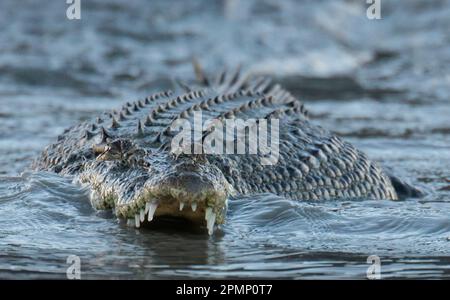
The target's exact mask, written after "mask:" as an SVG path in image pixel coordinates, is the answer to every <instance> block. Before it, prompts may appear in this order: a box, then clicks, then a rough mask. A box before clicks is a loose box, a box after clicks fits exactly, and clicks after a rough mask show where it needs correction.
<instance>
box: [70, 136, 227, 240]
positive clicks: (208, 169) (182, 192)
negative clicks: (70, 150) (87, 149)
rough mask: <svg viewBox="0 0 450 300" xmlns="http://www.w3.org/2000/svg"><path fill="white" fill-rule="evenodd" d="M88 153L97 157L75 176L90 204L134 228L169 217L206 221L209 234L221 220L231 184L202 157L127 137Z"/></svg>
mask: <svg viewBox="0 0 450 300" xmlns="http://www.w3.org/2000/svg"><path fill="white" fill-rule="evenodd" d="M149 149H150V150H149ZM92 151H93V153H94V155H95V159H93V160H90V161H86V162H85V164H84V165H83V167H82V169H83V171H82V172H81V174H80V177H79V178H80V181H81V183H83V184H88V185H89V186H90V188H91V190H92V192H91V202H92V205H93V206H94V207H96V208H98V209H105V208H108V207H111V208H115V212H116V215H117V216H118V217H121V218H125V219H127V222H128V224H129V225H132V226H136V227H140V226H142V225H146V224H147V223H148V222H150V221H152V220H153V218H158V217H160V216H161V217H162V216H169V217H177V218H184V219H187V220H189V221H192V222H195V223H199V224H204V225H206V226H207V228H208V232H209V233H210V234H211V233H212V230H213V227H214V225H215V224H222V223H224V221H225V214H226V208H227V198H228V197H229V195H230V193H231V192H232V188H231V185H230V184H229V183H228V182H227V180H226V179H225V177H224V175H223V174H222V172H221V171H220V170H219V169H218V168H217V167H216V166H215V165H213V164H211V163H209V161H208V160H207V158H206V157H205V156H202V155H184V154H183V155H179V156H176V155H174V154H172V153H170V152H167V151H159V150H158V149H154V148H144V147H140V146H137V145H136V144H133V142H132V141H131V140H129V139H116V140H114V141H109V142H105V143H101V144H97V145H94V146H93V149H92Z"/></svg>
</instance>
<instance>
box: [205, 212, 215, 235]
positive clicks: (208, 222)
mask: <svg viewBox="0 0 450 300" xmlns="http://www.w3.org/2000/svg"><path fill="white" fill-rule="evenodd" d="M215 223H216V214H215V213H210V214H209V218H208V220H206V227H207V228H208V234H209V235H212V234H213V231H214V224H215Z"/></svg>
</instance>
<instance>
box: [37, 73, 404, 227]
mask: <svg viewBox="0 0 450 300" xmlns="http://www.w3.org/2000/svg"><path fill="white" fill-rule="evenodd" d="M194 67H195V73H196V79H195V80H191V81H189V82H188V83H186V82H181V81H177V83H178V84H177V85H176V86H175V88H172V90H167V91H162V92H158V93H155V94H152V95H150V96H148V97H145V98H143V99H139V100H137V101H134V102H127V103H125V104H124V105H123V106H122V107H120V108H118V109H113V110H109V111H105V112H104V113H102V114H100V115H99V116H97V117H95V118H92V119H90V120H88V121H84V122H82V123H80V124H78V125H76V126H73V127H71V128H69V129H66V130H65V131H64V133H62V134H61V135H60V136H59V137H58V139H57V141H56V142H54V143H53V144H51V145H49V146H47V147H46V148H45V149H44V150H43V152H42V153H41V155H40V156H39V157H38V158H37V159H36V160H35V161H34V162H33V164H32V168H33V169H34V170H41V171H50V172H55V173H58V174H61V175H63V176H72V177H73V178H74V180H75V181H76V182H78V183H80V184H82V185H84V186H87V187H88V189H89V191H90V201H91V204H92V206H93V207H94V208H95V209H98V210H105V209H112V210H113V212H114V213H115V215H116V216H117V217H118V218H119V219H120V220H124V222H126V224H128V225H129V226H132V227H137V228H139V227H142V226H144V225H148V224H149V222H151V221H152V220H153V219H154V218H160V217H161V218H163V217H175V218H182V219H185V220H188V221H190V222H193V223H195V224H199V225H200V226H202V227H203V226H205V227H206V229H207V231H208V232H209V234H212V233H213V230H214V228H215V226H220V224H223V223H224V222H225V220H226V211H227V207H228V200H229V199H233V197H235V196H238V195H253V194H259V193H272V194H276V195H279V196H283V197H286V198H288V199H293V200H303V201H319V200H333V199H346V200H348V199H389V200H397V199H399V194H398V193H397V190H398V187H400V188H402V187H403V188H404V187H405V186H404V185H402V182H401V181H399V180H397V179H396V178H393V177H391V176H390V175H388V173H386V172H385V171H384V170H382V168H381V167H380V166H379V165H378V164H377V163H376V162H373V161H371V160H370V159H369V158H368V157H367V155H366V154H364V153H363V152H362V151H360V150H358V149H356V148H355V147H354V146H353V145H352V144H350V143H349V142H346V141H344V140H343V139H341V138H340V137H338V136H337V135H335V134H333V133H332V132H330V131H328V130H326V129H324V128H322V127H320V126H318V125H315V124H313V122H312V121H310V120H309V118H308V111H307V110H306V108H305V106H304V104H303V103H302V102H301V101H300V100H298V99H297V97H295V96H293V95H292V94H291V93H290V92H288V91H287V90H285V89H284V88H283V87H282V86H281V85H280V84H277V83H274V82H273V81H272V80H270V79H269V78H267V77H266V76H256V75H254V76H252V75H245V74H243V72H242V71H241V68H237V69H236V70H232V71H222V72H218V73H217V74H213V75H214V76H207V75H206V74H205V72H204V71H203V70H202V69H201V67H200V66H199V65H198V64H194ZM198 112H202V114H203V117H204V116H206V118H207V119H217V120H230V119H231V120H237V119H240V120H244V121H248V120H253V119H256V120H258V121H261V120H267V121H269V122H272V121H273V120H278V124H279V126H278V132H277V138H278V149H277V151H278V159H277V161H276V163H273V164H267V163H264V161H263V160H262V159H259V158H262V156H263V155H264V153H259V152H257V153H248V151H247V152H245V153H240V154H237V153H231V154H214V153H212V154H211V153H206V152H205V153H201V151H200V153H189V151H187V152H182V153H180V152H175V151H173V143H172V142H173V140H174V138H175V137H176V136H177V132H176V131H174V130H173V125H174V124H175V123H176V122H177V120H181V119H183V120H192V119H193V117H194V115H195V114H196V113H198ZM270 124H272V123H270ZM273 124H274V123H273ZM202 130H203V131H202V132H201V141H204V139H205V138H206V137H208V135H209V134H211V132H212V131H214V130H211V128H210V127H209V128H206V129H202ZM178 133H179V132H178ZM241 133H242V132H241ZM242 138H244V140H245V141H246V142H245V145H246V146H247V147H248V146H249V145H254V144H255V143H256V141H254V140H252V139H253V138H254V137H250V136H248V134H247V131H244V134H243V135H241V137H240V139H242ZM235 139H236V140H238V139H239V138H238V137H236V138H235ZM194 142H200V140H197V141H195V140H194ZM396 189H397V190H396Z"/></svg>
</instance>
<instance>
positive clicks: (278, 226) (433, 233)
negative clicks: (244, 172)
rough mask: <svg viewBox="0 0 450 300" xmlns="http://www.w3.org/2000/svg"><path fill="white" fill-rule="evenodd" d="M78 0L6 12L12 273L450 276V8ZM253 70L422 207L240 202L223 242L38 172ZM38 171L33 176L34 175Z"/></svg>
mask: <svg viewBox="0 0 450 300" xmlns="http://www.w3.org/2000/svg"><path fill="white" fill-rule="evenodd" d="M81 2H82V19H81V20H79V21H69V20H68V19H66V15H65V9H66V6H65V1H48V2H45V1H39V2H36V1H20V3H19V2H17V1H12V0H10V1H2V2H1V3H0V28H1V30H0V74H1V76H0V277H1V278H65V276H66V269H67V267H68V266H69V264H68V263H67V262H66V259H67V257H68V256H69V255H78V256H79V257H80V259H81V276H82V278H230V277H231V278H246V277H252V278H254V277H257V278H357V279H364V278H366V270H367V268H368V266H369V264H368V263H367V261H366V260H367V257H368V256H369V255H378V256H379V257H380V259H381V276H382V278H399V277H411V278H450V251H449V250H450V218H449V212H450V171H449V170H450V155H449V149H450V117H449V116H450V105H449V100H450V18H449V17H448V16H449V15H450V1H437V0H434V1H411V0H408V1H382V20H369V19H367V18H366V14H365V9H366V7H365V1H301V2H300V1H282V2H281V1H238V0H235V1H185V0H183V1H181V0H180V1H170V2H169V1H151V2H149V1H137V0H132V1H126V2H119V1H108V2H106V1H83V0H82V1H81ZM192 56H195V57H197V58H198V59H199V60H200V61H201V62H202V63H203V64H204V65H205V68H206V69H207V70H211V71H214V70H217V69H218V68H220V67H222V66H223V65H229V66H234V65H236V64H238V63H243V64H244V66H246V67H247V68H248V69H249V70H251V71H253V72H255V73H262V74H269V75H272V76H274V77H275V78H276V80H277V81H279V82H281V83H283V84H284V85H285V86H286V87H288V89H290V90H291V91H293V92H294V93H295V94H296V95H298V96H299V97H300V98H301V99H304V101H305V102H306V104H307V108H309V111H310V112H311V115H312V120H313V122H315V123H317V124H320V125H322V126H324V127H326V128H330V129H332V130H334V131H335V132H337V133H338V134H339V135H341V136H344V137H345V138H346V139H347V140H349V141H351V142H353V143H354V144H356V145H357V146H358V147H359V148H361V149H363V150H364V151H365V152H367V153H368V154H369V156H370V157H371V158H372V159H374V160H377V161H379V162H381V164H382V165H383V166H385V167H386V168H388V169H390V170H392V171H393V172H394V173H395V174H397V175H398V176H400V177H402V178H403V179H405V180H406V181H408V182H410V183H412V184H414V185H416V186H419V187H421V188H422V189H423V190H424V191H426V193H427V195H426V197H424V198H422V199H406V200H404V201H399V202H391V201H332V202H317V203H304V202H295V201H290V200H286V199H282V198H279V197H275V196H271V195H260V196H256V197H246V198H242V199H236V200H234V201H232V202H231V203H230V211H229V213H228V223H227V224H226V225H225V226H223V227H222V229H221V230H218V231H216V234H215V235H213V236H212V237H209V236H208V235H207V234H205V232H204V231H199V230H196V229H192V228H188V229H186V228H180V226H177V225H176V224H175V225H174V226H172V227H170V228H167V227H166V228H156V229H143V230H135V229H130V228H128V227H126V226H124V224H122V223H121V222H118V221H117V220H116V219H115V218H114V216H113V215H112V214H111V213H110V212H96V211H94V210H93V209H92V208H91V206H90V204H89V201H88V198H87V197H88V196H87V192H86V191H85V190H83V189H81V188H79V187H77V186H74V185H72V184H71V182H70V180H69V179H64V178H60V177H57V176H55V175H52V174H47V173H30V172H27V171H25V170H26V167H27V166H28V165H29V164H30V162H31V160H32V159H33V157H34V156H36V155H37V153H39V151H41V150H42V148H43V147H44V146H45V145H46V144H48V143H50V142H51V141H53V140H54V139H55V137H56V136H57V135H58V134H59V133H61V132H62V131H63V129H64V128H66V127H68V126H70V125H72V124H74V123H76V122H78V121H81V120H84V119H86V118H89V117H91V116H93V115H95V114H96V113H98V112H100V111H103V110H105V109H109V108H111V107H114V106H118V105H120V104H121V102H122V101H124V100H125V99H126V100H134V99H136V98H138V97H142V96H145V95H147V94H149V93H150V92H152V91H154V90H156V89H163V88H166V87H168V85H170V80H171V79H173V78H175V77H179V78H184V77H189V78H192V70H191V65H190V62H191V58H192ZM24 171H25V172H24Z"/></svg>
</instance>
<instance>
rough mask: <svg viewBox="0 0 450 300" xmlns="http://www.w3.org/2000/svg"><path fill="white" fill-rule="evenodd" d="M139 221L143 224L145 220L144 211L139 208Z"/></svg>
mask: <svg viewBox="0 0 450 300" xmlns="http://www.w3.org/2000/svg"><path fill="white" fill-rule="evenodd" d="M139 220H140V221H141V222H144V220H145V210H144V209H143V208H141V211H140V212H139Z"/></svg>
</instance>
